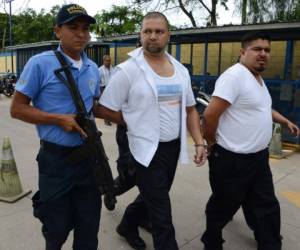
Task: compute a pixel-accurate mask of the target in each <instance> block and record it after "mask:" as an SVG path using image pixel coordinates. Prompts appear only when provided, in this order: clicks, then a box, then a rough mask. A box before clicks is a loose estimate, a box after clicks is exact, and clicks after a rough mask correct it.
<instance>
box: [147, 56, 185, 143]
mask: <svg viewBox="0 0 300 250" xmlns="http://www.w3.org/2000/svg"><path fill="white" fill-rule="evenodd" d="M146 63H147V62H146ZM147 65H148V63H147ZM148 66H149V65H148ZM149 71H150V72H151V74H152V75H153V79H154V81H155V84H156V89H157V95H158V105H159V118H160V135H159V141H161V142H167V141H172V140H174V139H177V138H179V135H180V110H181V98H182V97H181V96H182V84H180V79H178V77H177V76H176V72H175V73H174V74H173V76H171V77H162V76H160V75H158V74H156V73H155V72H154V71H153V70H152V68H151V67H150V66H149Z"/></svg>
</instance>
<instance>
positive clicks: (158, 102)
mask: <svg viewBox="0 0 300 250" xmlns="http://www.w3.org/2000/svg"><path fill="white" fill-rule="evenodd" d="M140 37H141V43H142V47H141V48H137V49H136V50H134V51H132V52H131V53H129V56H130V58H129V59H128V60H127V61H125V62H124V63H122V64H120V65H118V67H117V72H116V73H115V74H114V75H113V76H112V78H111V81H110V83H109V84H108V86H107V87H106V89H105V91H104V93H103V95H102V96H101V99H100V104H101V105H103V106H102V108H99V106H97V107H96V108H95V109H96V110H95V112H96V114H99V115H100V116H103V118H106V119H110V120H111V121H113V122H116V123H123V124H126V126H127V129H128V132H127V135H128V141H129V148H130V152H131V154H132V162H133V165H134V166H135V175H136V185H137V186H138V188H139V191H140V195H138V197H137V198H136V199H135V201H134V202H133V203H131V204H130V205H129V206H128V207H127V208H126V211H125V214H124V216H123V218H122V221H121V223H120V224H119V226H118V227H117V232H118V234H119V235H121V236H123V237H124V238H125V239H126V240H127V242H128V243H129V244H130V245H131V247H132V248H134V249H138V250H142V249H145V248H146V245H145V243H144V241H143V239H142V238H141V237H139V232H138V221H139V220H140V219H141V218H143V217H145V216H148V215H149V219H150V222H151V224H152V237H153V242H154V248H155V250H178V244H177V241H176V239H175V230H174V226H173V222H172V215H171V201H170V197H169V191H170V189H171V186H172V183H173V179H174V176H175V172H176V166H177V161H178V158H179V155H180V160H181V163H187V162H188V154H187V138H186V133H187V129H188V130H189V132H190V135H191V137H192V139H193V140H194V143H195V158H194V161H195V163H196V164H198V165H203V164H204V162H205V159H206V151H205V145H204V144H203V138H202V136H201V133H200V122H199V117H198V113H197V110H196V108H195V99H194V96H193V92H192V88H191V80H190V76H189V73H188V71H187V69H186V68H185V67H184V66H183V65H182V64H181V63H179V62H178V61H176V60H175V59H174V58H173V57H172V56H171V55H169V54H168V53H167V52H165V48H166V45H167V44H168V41H169V39H170V32H169V24H168V20H167V18H166V17H165V16H164V15H163V14H161V13H159V12H151V13H148V14H147V15H146V16H145V17H144V19H143V22H142V27H141V32H140Z"/></svg>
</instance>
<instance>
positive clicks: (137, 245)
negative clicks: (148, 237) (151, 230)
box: [116, 225, 146, 250]
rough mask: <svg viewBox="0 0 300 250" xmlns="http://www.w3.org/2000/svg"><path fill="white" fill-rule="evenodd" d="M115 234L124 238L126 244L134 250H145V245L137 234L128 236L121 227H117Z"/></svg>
mask: <svg viewBox="0 0 300 250" xmlns="http://www.w3.org/2000/svg"><path fill="white" fill-rule="evenodd" d="M116 231H117V233H118V234H119V235H120V236H122V237H124V238H125V239H126V241H127V243H128V244H129V245H130V246H131V247H132V248H133V249H136V250H144V249H146V244H145V242H144V240H143V239H142V238H141V237H140V236H139V235H137V234H130V233H129V232H128V231H126V229H125V228H122V226H121V225H118V226H117V228H116Z"/></svg>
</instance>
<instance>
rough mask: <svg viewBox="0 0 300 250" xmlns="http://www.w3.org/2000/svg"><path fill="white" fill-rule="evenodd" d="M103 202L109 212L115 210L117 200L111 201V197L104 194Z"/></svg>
mask: <svg viewBox="0 0 300 250" xmlns="http://www.w3.org/2000/svg"><path fill="white" fill-rule="evenodd" d="M103 201H104V205H105V207H106V209H107V210H109V211H112V210H114V209H115V206H116V205H115V204H116V200H115V199H113V200H112V199H111V198H109V196H108V195H107V194H104V198H103Z"/></svg>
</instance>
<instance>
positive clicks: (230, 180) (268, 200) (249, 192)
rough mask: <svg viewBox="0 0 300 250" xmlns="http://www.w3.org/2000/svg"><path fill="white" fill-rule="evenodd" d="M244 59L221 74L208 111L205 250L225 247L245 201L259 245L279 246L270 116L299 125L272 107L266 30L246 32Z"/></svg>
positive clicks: (274, 249)
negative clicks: (228, 227) (230, 224)
mask: <svg viewBox="0 0 300 250" xmlns="http://www.w3.org/2000/svg"><path fill="white" fill-rule="evenodd" d="M241 45H242V48H241V53H240V62H239V63H237V64H235V65H233V66H232V67H230V68H229V69H227V70H226V71H225V72H224V73H223V74H222V75H221V76H220V77H219V79H218V80H217V82H216V86H215V90H214V92H213V94H212V96H213V97H212V99H211V102H210V104H209V106H208V107H207V109H206V111H205V113H204V124H205V125H204V126H205V128H204V131H205V132H204V137H205V139H206V140H207V143H208V145H209V151H210V156H209V158H208V159H209V178H210V185H211V188H212V195H211V197H210V198H209V201H208V203H207V206H206V231H205V233H204V234H203V236H202V238H201V240H202V242H203V243H204V245H205V249H206V250H221V249H223V247H222V243H223V242H224V240H223V239H222V229H223V227H224V226H225V225H226V224H227V223H228V222H229V221H230V220H231V218H232V216H233V215H234V214H235V213H236V212H237V210H238V209H239V208H240V206H241V205H243V207H244V208H246V209H247V210H249V211H251V219H252V221H251V224H252V226H253V230H254V234H255V237H256V240H257V243H258V244H257V249H259V250H280V249H281V245H282V244H281V236H280V207H279V202H278V200H277V198H276V197H275V193H274V185H273V181H272V174H271V171H270V166H269V154H268V144H269V142H270V139H271V136H272V121H275V122H279V123H281V124H282V125H285V126H287V127H288V128H289V130H290V131H291V133H292V134H294V135H299V128H298V127H297V126H296V125H295V124H293V123H292V122H291V121H289V120H288V119H286V118H285V117H284V116H282V115H281V114H279V113H278V112H276V111H275V110H272V100H271V97H270V94H269V92H268V90H267V88H266V85H265V83H264V81H263V79H262V77H261V73H262V72H263V71H264V70H265V69H266V67H267V63H268V60H269V57H270V52H271V42H270V38H269V36H268V35H267V34H265V33H261V32H256V33H248V34H246V35H245V36H244V37H243V39H242V44H241Z"/></svg>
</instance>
